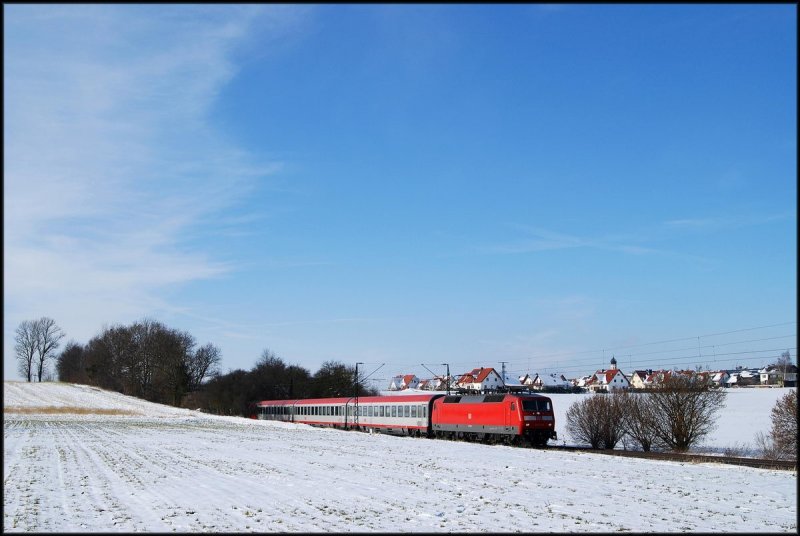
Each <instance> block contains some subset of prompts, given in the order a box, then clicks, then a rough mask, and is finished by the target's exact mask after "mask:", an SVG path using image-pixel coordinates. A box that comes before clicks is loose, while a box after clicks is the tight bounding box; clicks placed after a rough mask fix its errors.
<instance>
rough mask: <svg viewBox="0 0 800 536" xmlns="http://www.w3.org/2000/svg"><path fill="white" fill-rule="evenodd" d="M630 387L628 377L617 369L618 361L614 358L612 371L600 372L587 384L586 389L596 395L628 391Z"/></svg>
mask: <svg viewBox="0 0 800 536" xmlns="http://www.w3.org/2000/svg"><path fill="white" fill-rule="evenodd" d="M630 386H631V384H630V382H629V381H628V378H627V376H625V374H623V373H622V371H621V370H619V369H618V368H617V360H616V359H614V358H613V357H612V358H611V368H610V369H608V370H605V369H603V370H598V371H597V372H595V373H594V376H592V377H591V378H590V379H589V381H588V382H586V388H587V389H589V390H590V391H592V392H595V393H596V392H598V391H606V392H611V391H616V390H617V389H628V388H630Z"/></svg>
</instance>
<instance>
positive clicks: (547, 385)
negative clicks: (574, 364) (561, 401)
mask: <svg viewBox="0 0 800 536" xmlns="http://www.w3.org/2000/svg"><path fill="white" fill-rule="evenodd" d="M533 388H534V389H536V390H537V391H547V390H559V389H563V390H567V389H571V388H572V383H571V382H570V381H569V380H567V379H566V378H565V377H564V375H563V374H556V373H551V374H537V375H536V378H534V380H533Z"/></svg>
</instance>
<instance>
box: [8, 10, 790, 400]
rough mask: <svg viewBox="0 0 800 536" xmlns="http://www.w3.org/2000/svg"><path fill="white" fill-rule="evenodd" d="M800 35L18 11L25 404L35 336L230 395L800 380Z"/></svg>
mask: <svg viewBox="0 0 800 536" xmlns="http://www.w3.org/2000/svg"><path fill="white" fill-rule="evenodd" d="M796 9H797V8H796V6H795V5H791V4H786V5H780V4H775V5H758V6H756V5H568V4H555V5H544V4H542V5H500V6H496V5H413V6H406V5H343V6H339V5H320V6H315V5H290V6H275V5H257V4H243V5H191V4H180V5H55V4H44V5H5V6H4V33H5V47H4V63H5V66H4V96H5V100H4V112H5V118H4V187H3V193H4V205H3V207H4V264H3V269H4V299H3V304H4V356H5V357H4V375H5V377H6V378H15V377H16V364H15V362H14V359H13V331H14V329H15V327H16V326H17V325H18V324H19V322H20V321H22V320H24V319H32V318H38V317H40V316H50V317H52V318H54V319H55V320H56V322H57V323H58V324H59V325H60V326H61V327H62V328H63V329H64V331H65V332H66V334H67V338H68V339H74V340H76V341H78V342H81V343H86V342H88V340H89V339H90V338H91V337H93V336H95V335H97V334H98V333H99V332H100V330H101V329H102V327H103V326H107V325H113V324H117V323H130V322H133V321H135V320H138V319H140V318H143V317H150V318H155V319H158V320H160V321H162V322H164V323H166V324H167V325H169V326H171V327H176V328H180V329H184V330H187V331H189V332H191V333H192V334H193V335H194V336H195V337H196V338H197V340H198V343H200V344H204V343H206V342H212V343H214V344H215V345H217V346H218V347H220V349H221V350H222V356H223V363H222V369H223V371H227V370H229V369H235V368H244V369H249V368H250V367H252V366H253V365H254V363H255V362H256V360H257V359H258V357H259V355H260V354H261V352H262V351H263V350H264V349H265V348H269V349H270V350H272V351H273V352H275V353H277V354H278V355H279V356H281V357H282V358H283V359H284V360H285V361H287V362H288V363H294V364H299V365H302V366H305V367H307V368H309V369H310V370H311V371H312V372H313V371H315V370H316V369H317V368H318V367H319V365H320V364H322V363H323V362H324V361H326V360H338V361H342V362H344V363H347V364H353V363H355V362H357V361H359V362H364V363H366V365H365V367H366V368H367V369H369V370H374V369H376V368H378V367H379V366H380V365H381V364H384V365H383V367H381V368H380V370H378V371H377V372H376V373H375V376H373V377H374V378H389V377H390V376H392V375H394V374H399V373H416V374H418V375H420V376H429V375H430V374H429V373H428V371H427V370H426V369H425V368H423V367H421V366H420V363H425V364H429V365H430V364H439V363H450V364H451V369H452V371H453V372H456V373H457V372H463V371H466V370H469V369H471V368H473V367H478V366H495V367H498V368H500V366H501V362H503V361H505V362H506V367H507V369H508V370H509V371H511V372H519V373H524V372H539V371H541V372H556V371H557V372H564V373H566V374H567V375H568V376H570V375H572V376H579V375H583V374H589V373H591V372H593V371H594V370H596V369H598V368H600V367H603V366H605V365H606V363H607V362H608V360H609V359H610V357H611V356H612V355H615V356H617V358H618V360H619V361H620V364H621V365H623V367H622V368H623V370H624V369H630V368H660V367H665V368H671V367H672V366H678V367H689V368H693V367H694V366H695V365H696V364H699V365H707V366H709V367H710V368H718V367H723V366H735V365H736V364H741V365H745V366H760V365H762V364H765V363H766V362H769V361H770V359H772V358H774V357H775V356H777V355H778V354H780V352H781V351H783V350H785V349H789V350H790V351H791V353H792V356H793V358H794V359H795V362H796V355H797V354H796V346H797V342H796V327H797V325H796V320H797V313H796V310H797V296H796V295H797V181H796V176H797V108H796V104H797V53H796V50H797V46H796V45H797V24H796V22H797V13H796ZM718 354H719V355H718ZM710 355H713V358H709V356H710ZM429 368H431V367H430V366H429ZM434 369H435V370H436V372H440V371H442V370H443V368H442V367H438V368H436V367H434ZM387 384H388V382H387Z"/></svg>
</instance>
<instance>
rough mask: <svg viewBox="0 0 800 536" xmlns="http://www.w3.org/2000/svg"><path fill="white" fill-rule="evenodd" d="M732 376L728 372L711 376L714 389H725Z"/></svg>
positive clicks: (714, 373) (718, 372)
mask: <svg viewBox="0 0 800 536" xmlns="http://www.w3.org/2000/svg"><path fill="white" fill-rule="evenodd" d="M730 377H731V375H730V374H728V371H727V370H720V371H717V372H713V373H712V374H711V385H713V386H714V387H725V382H727V381H728V378H730Z"/></svg>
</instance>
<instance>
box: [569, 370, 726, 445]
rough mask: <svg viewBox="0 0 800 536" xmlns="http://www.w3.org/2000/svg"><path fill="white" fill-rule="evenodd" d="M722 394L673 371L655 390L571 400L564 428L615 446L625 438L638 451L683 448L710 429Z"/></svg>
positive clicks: (580, 438) (697, 378)
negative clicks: (630, 441)
mask: <svg viewBox="0 0 800 536" xmlns="http://www.w3.org/2000/svg"><path fill="white" fill-rule="evenodd" d="M725 397H726V393H725V391H722V390H719V389H711V388H710V387H709V386H708V384H707V383H706V382H705V381H703V379H702V378H701V377H700V376H699V375H678V374H675V375H672V376H670V377H668V378H666V379H665V380H664V381H663V383H661V384H660V385H659V387H658V388H657V389H652V390H648V391H644V392H630V391H616V392H614V393H613V394H607V395H599V396H591V397H588V398H585V399H583V400H581V401H579V402H575V403H574V404H573V405H572V406H570V407H569V409H568V410H567V415H566V419H567V422H566V427H567V431H568V432H569V434H570V435H571V436H572V437H573V438H574V439H576V440H577V441H580V442H583V443H588V444H589V445H591V446H592V448H604V449H613V448H614V447H615V446H616V445H617V443H619V442H620V441H621V440H623V438H630V439H632V440H633V441H635V442H636V443H638V444H639V445H640V446H641V448H642V450H645V451H650V450H654V449H658V450H660V449H669V450H676V451H686V450H688V449H689V447H690V446H691V445H693V444H695V443H697V442H698V440H700V439H701V438H703V437H705V436H707V435H708V434H709V433H710V432H711V431H713V429H714V426H715V423H714V416H715V414H716V413H717V411H718V410H719V409H721V408H722V407H723V405H724V403H725Z"/></svg>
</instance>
